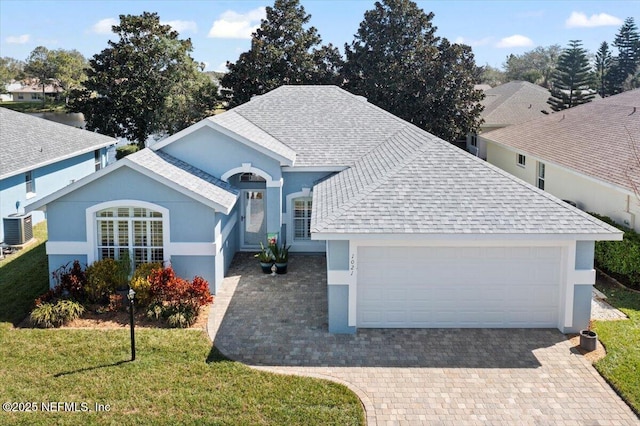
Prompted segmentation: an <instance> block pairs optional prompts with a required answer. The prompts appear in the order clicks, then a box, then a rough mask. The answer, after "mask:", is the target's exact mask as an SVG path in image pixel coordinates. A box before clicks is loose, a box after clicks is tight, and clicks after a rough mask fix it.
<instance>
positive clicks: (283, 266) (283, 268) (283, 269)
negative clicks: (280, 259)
mask: <svg viewBox="0 0 640 426" xmlns="http://www.w3.org/2000/svg"><path fill="white" fill-rule="evenodd" d="M287 265H288V263H276V274H286V273H287Z"/></svg>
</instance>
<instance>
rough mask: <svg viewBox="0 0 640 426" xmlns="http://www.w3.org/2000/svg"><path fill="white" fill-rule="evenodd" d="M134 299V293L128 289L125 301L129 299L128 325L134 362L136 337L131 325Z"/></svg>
mask: <svg viewBox="0 0 640 426" xmlns="http://www.w3.org/2000/svg"><path fill="white" fill-rule="evenodd" d="M135 297H136V292H135V291H133V289H132V288H129V293H128V294H127V299H129V325H130V326H131V327H130V328H131V361H135V360H136V337H135V332H134V325H133V301H134V299H135Z"/></svg>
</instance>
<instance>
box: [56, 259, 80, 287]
mask: <svg viewBox="0 0 640 426" xmlns="http://www.w3.org/2000/svg"><path fill="white" fill-rule="evenodd" d="M75 260H77V261H79V262H80V265H81V266H82V267H83V268H84V267H86V266H87V255H85V254H81V253H78V254H54V255H49V287H50V288H53V287H54V286H55V285H56V284H57V283H56V281H55V280H54V279H53V275H52V274H53V272H55V271H57V270H58V269H59V268H60V267H61V266H65V265H69V267H71V265H73V261H75Z"/></svg>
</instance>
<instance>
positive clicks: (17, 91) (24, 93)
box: [9, 84, 62, 102]
mask: <svg viewBox="0 0 640 426" xmlns="http://www.w3.org/2000/svg"><path fill="white" fill-rule="evenodd" d="M9 93H11V98H12V100H13V101H14V102H38V101H42V85H40V84H32V85H26V86H20V87H19V88H14V89H13V90H11V92H9ZM60 93H62V89H61V88H59V87H56V86H53V85H51V84H49V85H46V86H44V94H45V96H46V97H48V98H50V99H55V98H56V97H57V96H58V95H59V94H60Z"/></svg>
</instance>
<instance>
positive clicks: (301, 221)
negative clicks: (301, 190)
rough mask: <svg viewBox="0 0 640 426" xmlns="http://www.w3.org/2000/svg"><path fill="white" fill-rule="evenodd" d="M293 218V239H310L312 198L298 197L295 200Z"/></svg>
mask: <svg viewBox="0 0 640 426" xmlns="http://www.w3.org/2000/svg"><path fill="white" fill-rule="evenodd" d="M293 218H294V219H293V226H294V229H293V239H294V240H308V239H310V235H311V233H310V232H309V231H310V229H311V198H298V199H296V200H294V201H293Z"/></svg>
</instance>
